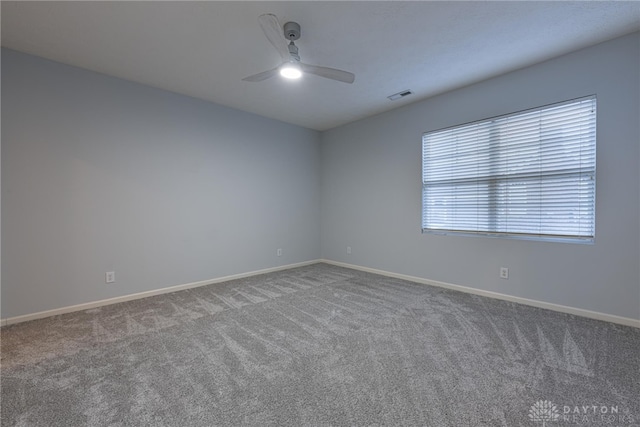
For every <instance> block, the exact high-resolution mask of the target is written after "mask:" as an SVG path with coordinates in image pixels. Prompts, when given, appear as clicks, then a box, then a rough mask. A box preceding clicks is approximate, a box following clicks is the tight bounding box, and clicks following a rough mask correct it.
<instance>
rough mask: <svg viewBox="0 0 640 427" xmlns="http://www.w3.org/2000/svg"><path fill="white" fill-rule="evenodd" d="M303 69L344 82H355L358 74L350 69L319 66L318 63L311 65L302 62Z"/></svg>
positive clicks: (306, 71)
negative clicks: (349, 70)
mask: <svg viewBox="0 0 640 427" xmlns="http://www.w3.org/2000/svg"><path fill="white" fill-rule="evenodd" d="M300 66H301V67H302V71H304V72H305V73H309V74H315V75H316V76H320V77H324V78H326V79H331V80H337V81H339V82H344V83H353V82H354V80H355V79H356V76H355V75H354V74H353V73H350V72H348V71H342V70H336V69H335V68H329V67H319V66H317V65H309V64H303V63H300Z"/></svg>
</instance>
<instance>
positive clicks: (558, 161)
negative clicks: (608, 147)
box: [422, 95, 596, 242]
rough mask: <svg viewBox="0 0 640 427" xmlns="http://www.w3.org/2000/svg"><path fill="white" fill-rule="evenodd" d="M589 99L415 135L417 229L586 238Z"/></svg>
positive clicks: (591, 147)
mask: <svg viewBox="0 0 640 427" xmlns="http://www.w3.org/2000/svg"><path fill="white" fill-rule="evenodd" d="M595 178H596V97H595V95H594V96H590V97H586V98H580V99H576V100H571V101H566V102H561V103H558V104H553V105H548V106H544V107H540V108H535V109H532V110H527V111H521V112H518V113H513V114H508V115H505V116H500V117H494V118H491V119H486V120H481V121H478V122H473V123H468V124H464V125H460V126H454V127H451V128H447V129H442V130H436V131H433V132H427V133H425V134H424V135H423V136H422V231H423V232H435V233H447V234H448V233H460V234H482V235H490V236H504V237H521V238H534V239H541V240H568V241H586V242H590V241H593V238H594V234H595Z"/></svg>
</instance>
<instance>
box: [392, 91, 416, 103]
mask: <svg viewBox="0 0 640 427" xmlns="http://www.w3.org/2000/svg"><path fill="white" fill-rule="evenodd" d="M412 93H413V92H411V91H410V90H403V91H402V92H398V93H394V94H393V95H389V96H387V98H389V99H390V100H392V101H395V100H396V99H400V98H404V97H405V96H409V95H411V94H412Z"/></svg>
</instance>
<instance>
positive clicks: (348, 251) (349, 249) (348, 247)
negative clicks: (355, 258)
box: [347, 246, 351, 254]
mask: <svg viewBox="0 0 640 427" xmlns="http://www.w3.org/2000/svg"><path fill="white" fill-rule="evenodd" d="M350 253H351V246H347V254H350Z"/></svg>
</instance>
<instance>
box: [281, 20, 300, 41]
mask: <svg viewBox="0 0 640 427" xmlns="http://www.w3.org/2000/svg"><path fill="white" fill-rule="evenodd" d="M283 28H284V38H285V39H287V40H298V39H299V38H300V24H298V23H297V22H287V23H286V24H284V27H283Z"/></svg>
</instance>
